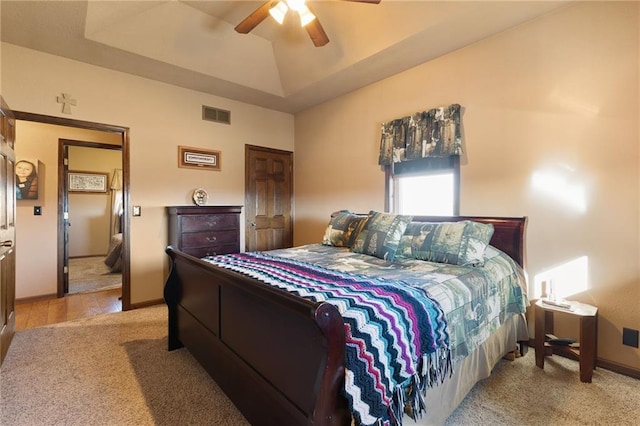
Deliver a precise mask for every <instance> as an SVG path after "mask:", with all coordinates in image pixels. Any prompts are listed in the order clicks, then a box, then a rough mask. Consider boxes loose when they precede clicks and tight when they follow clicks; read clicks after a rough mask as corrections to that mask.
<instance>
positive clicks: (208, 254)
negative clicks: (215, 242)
mask: <svg viewBox="0 0 640 426" xmlns="http://www.w3.org/2000/svg"><path fill="white" fill-rule="evenodd" d="M217 255H218V253H216V252H215V251H214V252H213V253H208V252H207V256H217Z"/></svg>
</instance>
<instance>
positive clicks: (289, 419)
mask: <svg viewBox="0 0 640 426" xmlns="http://www.w3.org/2000/svg"><path fill="white" fill-rule="evenodd" d="M166 252H167V254H168V255H169V257H170V258H171V271H170V274H169V277H168V279H167V282H166V285H165V289H164V297H165V301H166V303H167V306H168V309H169V350H174V349H178V348H180V347H182V346H185V347H186V348H187V349H188V350H189V351H190V352H191V354H192V355H193V356H194V357H195V358H196V359H197V360H198V361H199V362H200V363H201V364H202V366H203V367H204V368H205V369H206V370H207V371H208V373H209V374H210V375H211V376H212V377H213V379H214V380H215V381H216V383H217V384H218V385H219V386H220V387H221V388H222V389H223V390H224V391H225V393H226V394H227V395H228V396H229V398H230V399H231V400H232V401H233V402H234V404H235V405H236V406H237V407H238V409H239V410H240V411H241V412H242V413H243V414H244V416H245V417H246V418H247V420H249V422H251V424H254V425H283V424H286V425H298V424H315V425H343V424H348V423H349V422H350V415H349V412H348V410H347V408H346V401H345V400H344V398H343V397H341V396H340V395H341V392H340V389H341V388H342V387H343V381H344V366H343V359H344V349H345V336H344V326H343V320H342V317H341V316H340V314H339V312H338V311H337V309H336V308H335V307H334V306H332V305H330V304H326V303H314V302H311V301H308V300H305V299H302V298H298V297H296V296H294V295H291V294H289V293H287V292H284V291H280V290H278V289H275V288H272V287H270V286H266V285H261V284H260V283H257V282H256V281H254V280H252V279H250V278H247V277H245V276H243V275H241V274H237V273H235V272H232V271H228V270H226V269H223V268H218V267H216V266H214V265H212V264H210V263H208V262H204V261H202V260H200V259H197V258H195V257H192V256H190V255H187V254H185V253H182V252H180V251H178V250H175V249H173V248H172V247H168V248H167V250H166Z"/></svg>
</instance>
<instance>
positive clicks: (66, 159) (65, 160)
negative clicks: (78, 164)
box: [62, 158, 69, 166]
mask: <svg viewBox="0 0 640 426" xmlns="http://www.w3.org/2000/svg"><path fill="white" fill-rule="evenodd" d="M62 162H63V163H64V165H65V166H68V165H69V159H68V158H65V159H64V160H62Z"/></svg>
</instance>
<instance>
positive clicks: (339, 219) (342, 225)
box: [322, 210, 368, 247]
mask: <svg viewBox="0 0 640 426" xmlns="http://www.w3.org/2000/svg"><path fill="white" fill-rule="evenodd" d="M367 217H368V216H367V215H360V214H354V213H350V212H349V211H348V210H341V211H339V212H335V213H333V214H332V215H331V220H330V221H329V225H328V226H327V229H326V230H325V232H324V237H323V238H322V244H324V245H326V246H335V247H351V246H352V245H353V242H354V240H355V238H356V236H357V234H358V232H359V231H360V229H361V228H362V226H363V225H364V223H365V222H366V220H367Z"/></svg>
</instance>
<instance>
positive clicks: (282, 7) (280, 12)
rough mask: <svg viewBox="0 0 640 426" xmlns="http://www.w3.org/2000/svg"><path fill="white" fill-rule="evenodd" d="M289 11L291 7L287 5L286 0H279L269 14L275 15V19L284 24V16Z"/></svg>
mask: <svg viewBox="0 0 640 426" xmlns="http://www.w3.org/2000/svg"><path fill="white" fill-rule="evenodd" d="M288 11H289V8H288V7H287V4H286V3H285V2H284V1H279V2H278V3H276V5H275V6H273V7H272V8H271V9H269V14H270V15H271V16H273V19H275V20H276V22H278V24H280V25H282V23H283V22H284V17H285V15H286V14H287V12H288Z"/></svg>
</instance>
